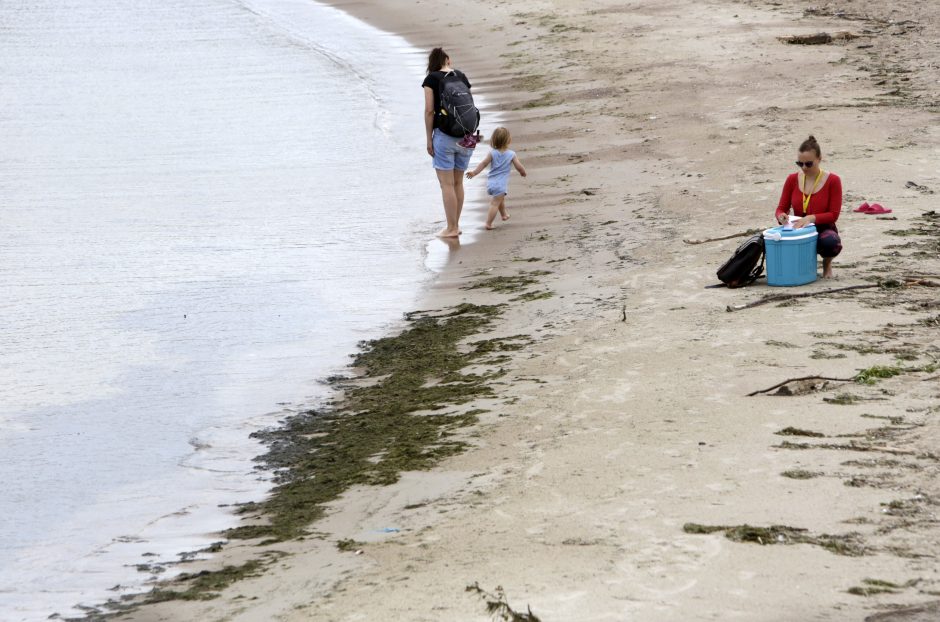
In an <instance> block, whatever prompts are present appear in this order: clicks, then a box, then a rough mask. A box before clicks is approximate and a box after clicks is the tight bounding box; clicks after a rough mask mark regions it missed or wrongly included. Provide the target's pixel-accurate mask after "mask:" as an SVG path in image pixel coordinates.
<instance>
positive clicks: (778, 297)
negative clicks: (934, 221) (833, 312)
mask: <svg viewBox="0 0 940 622" xmlns="http://www.w3.org/2000/svg"><path fill="white" fill-rule="evenodd" d="M876 287H881V285H880V284H879V283H873V284H871V285H850V286H849V287H837V288H835V289H824V290H822V291H818V292H807V293H805V294H771V295H769V296H764V297H763V298H759V299H757V300H755V301H753V302H749V303H747V304H744V305H734V306H731V305H728V306H727V308H726V309H725V310H726V311H728V313H731V312H732V311H741V310H743V309H750V308H752V307H759V306H760V305H765V304H768V303H771V302H784V301H786V300H794V299H796V298H809V297H810V296H822V295H825V294H834V293H836V292H848V291H853V290H857V289H874V288H876Z"/></svg>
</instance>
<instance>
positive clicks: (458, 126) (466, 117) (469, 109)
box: [440, 71, 480, 138]
mask: <svg viewBox="0 0 940 622" xmlns="http://www.w3.org/2000/svg"><path fill="white" fill-rule="evenodd" d="M440 95H441V109H440V127H441V130H442V131H443V132H444V133H445V134H447V135H449V136H453V137H454V138H463V137H464V136H466V135H467V134H473V133H474V132H475V131H476V130H477V127H479V125H480V111H479V110H478V109H477V107H476V105H475V104H474V103H473V95H471V94H470V87H468V86H467V85H466V84H465V83H464V81H463V80H462V79H461V78H460V76H459V75H458V74H457V72H456V71H448V72H447V73H446V74H444V77H442V78H441V83H440Z"/></svg>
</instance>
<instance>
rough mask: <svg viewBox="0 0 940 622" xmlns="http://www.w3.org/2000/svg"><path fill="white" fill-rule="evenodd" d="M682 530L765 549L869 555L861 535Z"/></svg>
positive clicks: (779, 528)
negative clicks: (807, 547)
mask: <svg viewBox="0 0 940 622" xmlns="http://www.w3.org/2000/svg"><path fill="white" fill-rule="evenodd" d="M682 530H683V531H684V532H685V533H691V534H710V533H718V532H724V534H725V537H726V538H728V539H729V540H731V541H732V542H750V543H754V544H760V545H762V546H769V545H772V544H812V545H814V546H818V547H822V548H824V549H826V550H827V551H829V552H830V553H834V554H836V555H847V556H851V557H858V556H860V555H865V554H866V553H867V551H866V549H865V547H864V546H862V543H861V539H860V536H859V534H857V533H848V534H844V535H831V534H825V533H823V534H818V535H814V534H812V533H810V532H809V531H808V530H806V529H801V528H799V527H787V526H785V525H770V526H769V527H756V526H754V525H701V524H699V523H686V524H685V525H683V527H682Z"/></svg>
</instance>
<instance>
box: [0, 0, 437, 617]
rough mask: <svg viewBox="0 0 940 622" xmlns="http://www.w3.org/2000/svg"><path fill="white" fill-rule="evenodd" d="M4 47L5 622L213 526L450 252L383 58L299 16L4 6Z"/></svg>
mask: <svg viewBox="0 0 940 622" xmlns="http://www.w3.org/2000/svg"><path fill="white" fill-rule="evenodd" d="M0 33H2V36H0V82H2V84H4V88H3V90H2V92H0V205H2V206H3V209H2V213H0V223H2V226H0V291H2V292H3V296H2V297H0V353H2V354H0V477H2V478H3V481H4V484H5V485H4V488H5V494H4V495H2V497H0V516H3V517H4V518H3V520H2V522H0V619H3V620H11V621H12V620H33V619H37V620H38V619H45V618H46V617H47V616H48V615H49V614H51V613H53V612H59V613H62V614H66V613H74V612H75V610H74V609H72V608H71V607H72V606H73V605H75V604H78V603H86V604H92V603H95V602H100V601H101V600H103V599H104V598H108V597H116V596H119V595H120V594H121V593H124V592H126V591H128V590H133V589H135V588H139V585H140V582H141V581H144V580H146V579H147V578H149V576H150V575H149V574H148V573H139V572H136V571H135V570H133V566H134V565H135V564H138V563H143V562H149V563H154V562H158V561H165V560H169V559H176V556H177V554H178V553H180V552H181V551H186V550H193V549H196V548H199V547H201V546H205V545H206V544H208V543H209V542H211V535H210V534H211V532H213V531H216V530H219V529H222V528H225V527H228V526H231V525H232V524H233V522H234V521H233V518H232V517H231V516H230V515H229V514H228V513H227V512H226V511H225V510H221V509H219V508H218V507H217V506H218V505H219V504H226V503H233V502H240V501H246V500H248V499H250V498H256V497H257V496H258V495H260V494H262V493H263V491H264V490H265V489H266V484H265V482H263V481H261V479H260V477H257V476H252V475H250V473H251V471H252V462H251V458H252V457H253V456H255V455H256V454H258V453H259V448H258V447H257V446H256V445H255V444H254V442H253V441H251V440H249V439H248V434H249V433H250V432H251V431H253V430H255V429H257V428H258V427H262V426H264V425H268V424H272V423H274V422H276V420H277V419H278V418H279V417H281V416H283V414H285V413H287V412H290V411H291V410H292V409H295V408H299V407H301V406H302V405H309V404H310V403H312V402H314V401H315V400H316V399H317V398H318V397H320V396H322V387H321V386H320V385H318V384H317V382H316V379H317V378H320V377H323V376H324V375H327V374H328V373H330V372H331V371H333V370H335V369H337V368H339V367H341V366H342V365H344V364H345V362H346V358H345V356H346V354H348V353H350V352H352V351H353V349H354V345H355V343H356V342H357V341H358V340H360V339H364V338H370V337H376V336H379V335H380V334H381V333H382V331H383V328H386V327H387V326H388V324H389V323H390V322H394V321H396V319H397V318H398V317H400V314H401V313H402V312H403V311H405V310H407V309H408V308H410V306H411V305H412V304H413V302H414V300H415V297H416V295H417V292H418V291H419V289H420V287H421V284H422V283H424V282H425V281H426V280H427V279H428V278H429V275H430V271H429V269H428V266H434V265H441V264H442V263H443V262H444V261H445V258H446V247H444V246H443V245H439V246H440V248H441V249H445V250H443V251H439V252H438V253H437V254H436V255H434V256H432V257H431V258H430V259H428V258H427V257H426V254H427V249H426V244H427V240H428V238H429V237H430V234H431V233H433V231H435V230H436V229H437V228H439V227H440V223H439V222H436V221H440V220H441V214H440V207H439V200H438V199H437V196H438V194H437V193H438V191H437V187H436V183H435V182H434V178H433V174H432V173H431V172H430V170H429V163H428V158H427V155H426V154H425V153H424V152H423V147H424V140H423V128H422V126H421V115H420V106H421V91H420V89H419V85H420V81H421V79H422V73H423V72H422V63H423V61H424V52H422V51H418V50H414V49H412V48H410V47H408V46H407V45H406V44H405V42H404V41H403V40H401V39H399V38H397V37H394V36H391V35H388V34H385V33H382V32H380V31H377V30H375V29H372V28H370V27H367V26H365V25H363V24H361V23H360V22H357V21H355V20H353V19H351V18H349V17H348V16H346V15H345V14H343V13H340V12H339V11H336V10H333V9H330V8H326V7H323V6H320V5H316V4H314V3H312V2H307V1H303V2H300V1H292V0H252V1H248V2H234V1H226V0H185V1H183V0H161V1H160V2H155V1H146V0H145V1H143V2H142V1H140V0H133V1H131V0H112V1H110V2H106V3H102V2H98V1H97V0H67V1H65V2H61V1H58V0H47V1H42V0H8V1H7V2H4V3H2V4H0ZM431 248H438V247H437V246H432V247H431ZM426 262H427V263H426ZM150 554H153V555H150ZM118 584H119V585H120V586H122V587H120V588H118V589H115V590H113V591H108V590H107V588H111V587H112V586H116V585H118Z"/></svg>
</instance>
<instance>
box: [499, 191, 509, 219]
mask: <svg viewBox="0 0 940 622" xmlns="http://www.w3.org/2000/svg"><path fill="white" fill-rule="evenodd" d="M499 215H500V217H502V219H503V220H509V212H508V211H506V195H505V194H504V195H503V196H501V197H500V198H499Z"/></svg>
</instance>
